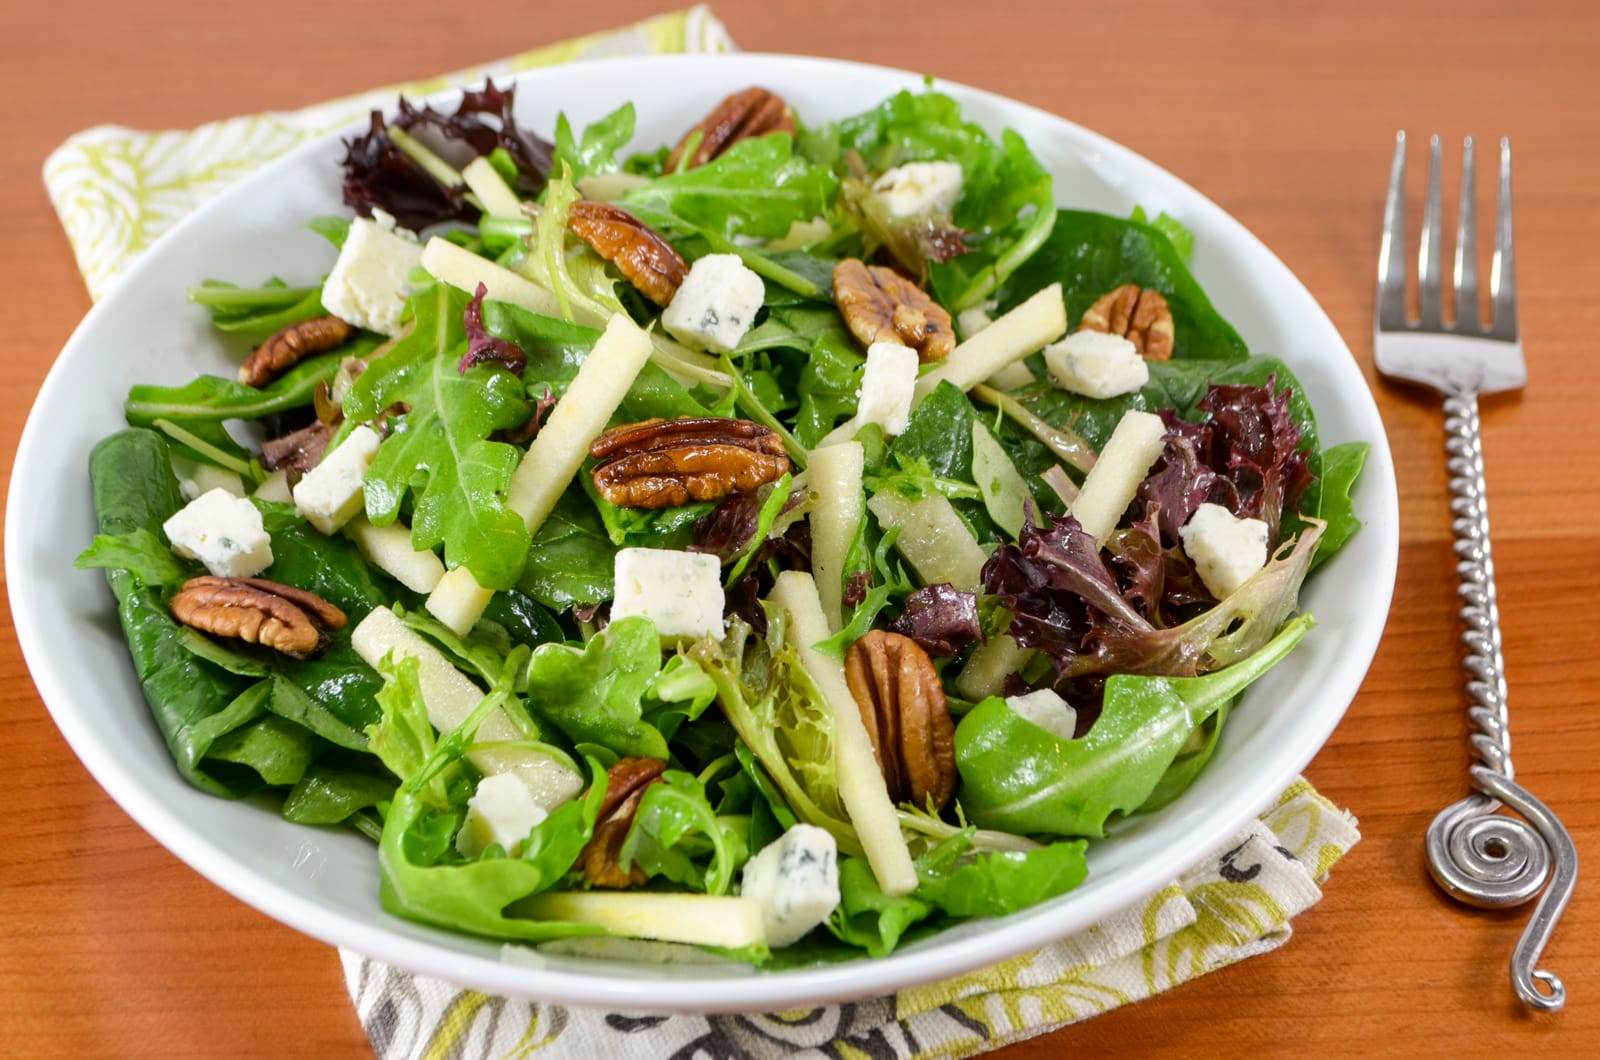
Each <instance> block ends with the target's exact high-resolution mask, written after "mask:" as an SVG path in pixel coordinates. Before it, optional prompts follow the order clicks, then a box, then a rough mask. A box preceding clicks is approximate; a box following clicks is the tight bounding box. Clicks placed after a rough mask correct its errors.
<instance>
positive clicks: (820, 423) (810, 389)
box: [794, 342, 867, 449]
mask: <svg viewBox="0 0 1600 1060" xmlns="http://www.w3.org/2000/svg"><path fill="white" fill-rule="evenodd" d="M866 363H867V360H866V358H865V357H863V356H862V355H861V352H860V351H859V350H857V349H855V348H854V347H853V346H851V345H848V344H846V343H843V342H818V343H817V344H816V345H814V346H813V347H812V349H811V355H810V357H808V358H807V360H806V363H805V366H804V367H803V368H801V369H800V379H799V383H798V385H797V386H796V389H797V391H798V392H799V394H800V410H799V412H798V413H797V414H796V416H795V426H794V435H795V437H796V438H797V439H799V441H800V444H801V445H803V446H805V447H806V448H808V449H809V448H813V447H815V446H816V444H817V443H818V442H819V441H821V440H822V439H823V437H824V436H825V435H827V433H828V432H829V431H831V430H833V428H834V426H835V425H836V424H838V422H839V421H840V420H842V419H844V418H845V417H846V416H850V415H852V414H854V413H855V410H856V392H857V391H859V390H860V389H861V373H862V369H863V368H864V367H865V365H866Z"/></svg>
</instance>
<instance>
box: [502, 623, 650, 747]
mask: <svg viewBox="0 0 1600 1060" xmlns="http://www.w3.org/2000/svg"><path fill="white" fill-rule="evenodd" d="M660 669H661V638H660V637H659V636H657V635H656V627H655V624H654V623H653V622H651V621H650V620H649V619H647V618H644V617H642V616H637V615H636V616H633V617H631V618H624V619H621V620H620V621H617V622H613V623H611V624H610V625H609V626H607V627H606V628H605V631H604V632H602V633H600V634H598V635H597V636H595V637H594V638H592V639H591V640H590V641H589V643H588V644H587V645H585V646H584V647H582V648H573V647H569V646H567V645H565V644H545V645H542V646H541V647H539V648H538V649H537V650H536V651H535V652H534V653H533V658H532V659H531V660H530V661H529V663H528V674H527V691H528V700H529V706H530V708H531V709H532V710H533V712H534V713H535V714H537V715H538V716H539V717H540V718H542V719H545V720H548V721H549V722H550V723H551V724H553V725H554V726H555V727H556V728H558V729H560V730H561V731H562V732H563V733H565V734H566V736H567V739H569V740H571V741H572V742H573V743H575V744H595V745H597V746H600V747H604V748H606V749H608V750H610V751H612V752H614V753H616V754H618V755H621V756H628V755H640V756H643V757H646V758H666V757H667V741H666V739H665V738H664V737H662V735H661V733H660V732H658V731H657V730H656V729H655V728H654V727H652V726H651V725H650V724H649V723H648V722H646V721H644V720H643V705H642V703H641V700H642V699H643V697H644V694H645V691H646V690H647V689H648V688H649V686H650V681H651V679H652V678H653V677H655V675H656V672H657V671H658V670H660Z"/></svg>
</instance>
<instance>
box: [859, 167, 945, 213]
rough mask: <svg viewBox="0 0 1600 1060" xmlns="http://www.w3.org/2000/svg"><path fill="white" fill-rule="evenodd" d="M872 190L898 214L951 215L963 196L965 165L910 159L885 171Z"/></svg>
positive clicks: (890, 210)
mask: <svg viewBox="0 0 1600 1060" xmlns="http://www.w3.org/2000/svg"><path fill="white" fill-rule="evenodd" d="M872 190H873V191H874V192H875V193H876V194H877V196H878V198H879V199H880V200H881V201H882V202H883V204H884V205H885V206H887V207H888V208H889V213H890V214H891V215H892V216H894V217H925V216H931V215H944V216H948V215H949V214H950V213H951V211H953V210H954V209H955V208H956V202H957V201H958V200H959V199H960V198H961V166H960V164H959V163H956V162H907V163H906V164H905V165H903V166H895V167H894V168H893V169H890V170H887V171H885V172H884V174H883V175H882V176H881V177H879V178H878V179H877V180H875V181H873V182H872Z"/></svg>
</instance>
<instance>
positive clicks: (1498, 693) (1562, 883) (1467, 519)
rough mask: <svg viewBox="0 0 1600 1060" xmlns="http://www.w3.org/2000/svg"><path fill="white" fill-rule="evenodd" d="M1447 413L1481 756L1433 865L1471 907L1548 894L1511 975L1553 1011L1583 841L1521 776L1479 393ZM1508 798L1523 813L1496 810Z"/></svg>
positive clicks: (1437, 844) (1528, 999)
mask: <svg viewBox="0 0 1600 1060" xmlns="http://www.w3.org/2000/svg"><path fill="white" fill-rule="evenodd" d="M1444 412H1445V420H1444V426H1445V452H1446V453H1447V454H1448V459H1447V461H1446V463H1445V467H1446V469H1447V470H1448V471H1449V474H1450V510H1451V512H1452V513H1453V514H1454V516H1455V518H1454V519H1453V520H1452V522H1451V530H1452V532H1453V534H1454V536H1455V551H1456V556H1457V557H1458V562H1457V563H1456V574H1457V576H1458V577H1459V579H1460V582H1459V585H1458V592H1459V593H1460V595H1461V600H1462V605H1461V620H1462V622H1463V624H1465V626H1466V630H1465V632H1464V633H1463V634H1462V641H1463V642H1464V643H1465V645H1466V648H1467V654H1466V657H1465V659H1464V660H1463V663H1462V665H1463V666H1464V667H1465V668H1466V671H1467V683H1466V693H1467V717H1468V719H1469V720H1470V721H1471V722H1472V727H1473V730H1474V731H1473V732H1472V734H1471V735H1470V736H1469V737H1468V741H1469V742H1470V743H1471V745H1472V753H1473V755H1474V756H1475V757H1476V758H1477V759H1478V761H1477V762H1475V763H1473V764H1472V766H1471V767H1470V768H1469V773H1470V775H1471V780H1472V784H1473V787H1474V788H1476V789H1477V790H1476V791H1475V792H1474V793H1473V794H1471V795H1468V796H1467V797H1466V798H1464V799H1462V800H1461V801H1459V802H1457V803H1455V804H1454V805H1451V806H1448V807H1446V808H1445V809H1444V810H1442V811H1440V813H1439V815H1438V816H1437V817H1435V818H1434V819H1433V823H1432V824H1431V825H1429V826H1428V836H1427V851H1428V866H1429V869H1430V870H1431V871H1432V873H1433V878H1434V880H1435V881H1436V882H1437V883H1438V884H1439V886H1440V887H1441V888H1443V889H1444V890H1445V891H1446V892H1447V893H1448V894H1449V895H1450V896H1451V897H1453V898H1455V899H1456V900H1457V901H1460V902H1465V903H1467V904H1470V905H1476V906H1483V907H1497V906H1509V905H1520V904H1522V903H1524V902H1527V901H1529V900H1531V899H1532V898H1533V897H1534V896H1535V895H1537V894H1539V893H1540V892H1541V891H1543V892H1544V897H1543V898H1542V899H1541V900H1540V902H1539V906H1538V908H1537V909H1536V910H1535V911H1534V915H1533V918H1532V920H1531V921H1529V923H1528V926H1527V928H1526V929H1525V930H1524V931H1523V934H1522V939H1521V940H1520V941H1519V942H1518V943H1517V948H1516V949H1515V950H1514V951H1513V952H1512V955H1511V982H1512V987H1513V988H1514V989H1515V990H1516V992H1517V996H1518V997H1520V998H1521V999H1522V1000H1523V1002H1525V1003H1526V1004H1528V1005H1529V1006H1531V1007H1533V1008H1537V1009H1542V1010H1546V1011H1554V1010H1556V1009H1559V1008H1561V1006H1562V1005H1563V1004H1564V1003H1565V1001H1566V988H1565V987H1564V986H1563V984H1562V982H1561V980H1560V979H1559V978H1557V977H1556V976H1555V975H1554V974H1552V973H1550V972H1547V971H1544V970H1543V969H1540V968H1538V961H1539V956H1540V954H1541V953H1542V951H1543V950H1544V947H1545V944H1546V943H1547V942H1549V940H1550V936H1551V934H1552V933H1553V932H1554V931H1555V926H1556V922H1557V921H1558V920H1559V919H1560V918H1561V914H1562V912H1563V911H1565V909H1566V907H1567V902H1568V901H1569V900H1570V899H1571V897H1572V891H1573V888H1574V887H1575V886H1576V885H1577V880H1578V854H1577V848H1576V847H1575V846H1574V845H1573V842H1572V837H1571V836H1570V835H1569V834H1568V833H1567V829H1566V827H1565V826H1564V825H1562V823H1561V821H1560V819H1558V818H1557V817H1556V815H1555V814H1553V813H1551V812H1550V810H1549V808H1548V807H1546V806H1545V805H1544V803H1542V802H1540V801H1539V800H1538V799H1537V798H1535V797H1534V796H1533V794H1532V793H1530V792H1529V791H1528V790H1527V789H1526V788H1524V787H1522V786H1521V785H1520V784H1518V783H1516V781H1515V779H1514V777H1515V771H1514V770H1513V768H1512V765H1511V730H1510V728H1509V726H1508V724H1507V720H1506V678H1505V660H1504V658H1503V656H1502V652H1501V640H1500V607H1499V603H1498V601H1497V600H1496V595H1495V584H1494V555H1493V553H1492V552H1491V550H1490V546H1489V508H1488V497H1487V488H1486V484H1485V481H1484V474H1483V441H1482V436H1481V433H1480V429H1479V421H1478V395H1477V393H1476V392H1474V391H1468V392H1466V393H1461V394H1452V395H1449V396H1447V397H1446V398H1445V399H1444ZM1502 804H1504V805H1506V806H1509V807H1511V808H1512V809H1513V810H1515V811H1516V812H1517V813H1518V814H1520V815H1521V817H1520V818H1519V817H1509V816H1506V815H1504V814H1501V813H1499V812H1497V811H1498V810H1499V809H1500V807H1501V805H1502ZM1530 822H1531V823H1530ZM1552 863H1553V867H1554V876H1553V878H1552V875H1551V869H1552ZM1547 881H1549V882H1550V886H1549V887H1548V888H1547V887H1546V886H1545V884H1546V882H1547ZM1541 987H1542V989H1541Z"/></svg>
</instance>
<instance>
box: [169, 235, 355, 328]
mask: <svg viewBox="0 0 1600 1060" xmlns="http://www.w3.org/2000/svg"><path fill="white" fill-rule="evenodd" d="M346 223H347V224H348V222H346ZM189 301H191V302H194V303H195V304H197V305H202V306H205V308H206V311H207V312H208V313H210V314H211V324H212V326H213V327H215V328H216V329H217V330H218V331H221V332H226V333H230V334H236V335H238V336H240V337H241V338H244V339H248V340H250V341H251V342H260V341H261V340H262V339H265V338H267V337H268V336H270V335H272V334H273V333H274V332H276V331H279V330H282V329H283V328H286V327H288V326H289V325H290V324H297V323H299V322H300V321H302V320H308V319H310V318H311V317H317V316H323V315H324V314H326V313H327V312H328V311H327V310H326V309H324V308H323V305H322V285H321V284H320V283H319V284H317V285H316V286H315V287H290V286H288V285H287V284H285V283H284V282H283V281H282V280H280V279H278V278H276V277H274V278H273V279H271V280H268V281H267V282H266V283H264V284H262V285H261V286H260V287H237V286H235V285H234V284H231V283H224V282H223V281H221V280H206V281H205V282H203V283H202V284H200V286H198V287H191V288H189Z"/></svg>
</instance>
